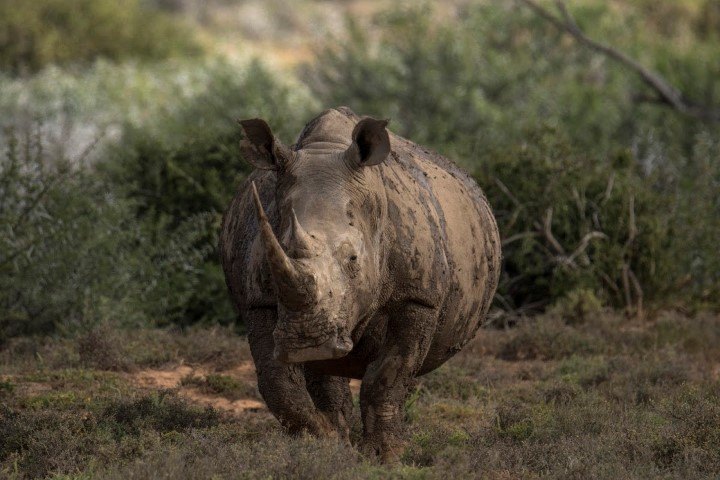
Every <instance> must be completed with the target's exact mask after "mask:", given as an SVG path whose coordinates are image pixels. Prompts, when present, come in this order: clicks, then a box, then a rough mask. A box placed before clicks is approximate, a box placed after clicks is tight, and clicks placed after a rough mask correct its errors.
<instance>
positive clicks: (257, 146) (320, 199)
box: [240, 118, 390, 362]
mask: <svg viewBox="0 0 720 480" xmlns="http://www.w3.org/2000/svg"><path fill="white" fill-rule="evenodd" d="M240 123H241V125H242V127H243V130H244V131H245V136H246V139H245V140H244V141H243V143H242V144H241V147H242V150H243V155H244V157H245V158H246V159H247V160H248V161H250V163H252V164H253V165H254V166H255V167H256V168H260V169H269V170H275V171H276V174H277V177H278V182H277V191H276V197H275V200H276V203H277V207H278V211H279V214H280V230H279V232H278V235H277V236H276V235H275V234H274V233H273V230H272V228H271V226H270V223H269V222H268V220H267V217H266V216H265V212H264V210H263V207H262V204H261V203H260V199H259V197H258V195H257V190H256V189H255V184H254V183H253V184H252V190H253V195H254V200H255V207H256V210H257V217H258V221H259V224H260V236H261V239H262V244H263V247H264V251H265V257H266V259H267V262H268V265H269V267H270V272H271V275H272V280H273V282H274V283H275V290H276V293H277V298H278V303H279V305H278V322H277V326H276V328H275V331H274V333H273V338H274V340H275V352H274V355H275V357H276V358H277V359H279V360H282V361H286V362H305V361H312V360H326V359H332V358H340V357H342V356H344V355H347V354H348V353H349V352H350V351H351V350H352V348H353V341H352V336H351V334H352V332H353V330H354V329H355V327H356V326H358V324H359V323H360V322H362V320H364V318H365V317H363V315H366V314H367V313H368V312H370V311H372V310H373V308H374V307H375V304H376V302H377V298H378V293H377V292H378V290H379V287H380V264H381V252H380V234H381V233H380V228H379V225H380V223H381V220H380V219H381V218H382V216H383V215H384V211H385V210H386V209H385V207H384V205H385V201H386V200H385V198H384V193H382V192H383V189H381V188H373V186H374V185H375V186H376V185H377V184H378V178H379V175H378V173H377V171H376V170H377V169H374V168H373V166H375V165H378V164H380V163H381V162H383V161H384V160H385V159H386V157H387V156H388V154H389V153H390V139H389V136H388V132H387V130H386V129H385V126H386V125H387V121H384V120H375V119H373V118H364V119H362V120H360V122H359V123H358V124H357V125H356V126H355V128H354V130H353V132H352V135H348V136H350V137H351V138H348V139H347V141H346V144H349V146H343V147H342V148H338V144H335V143H333V144H332V145H329V144H323V143H321V144H314V145H312V146H311V148H302V149H298V150H291V149H289V148H287V147H285V146H284V145H282V144H281V143H280V142H279V141H278V140H277V139H276V138H275V137H274V136H273V134H272V132H271V130H270V128H269V127H268V125H267V124H266V123H265V122H264V121H263V120H260V119H253V120H244V121H241V122H240Z"/></svg>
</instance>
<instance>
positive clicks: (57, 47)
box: [0, 0, 200, 73]
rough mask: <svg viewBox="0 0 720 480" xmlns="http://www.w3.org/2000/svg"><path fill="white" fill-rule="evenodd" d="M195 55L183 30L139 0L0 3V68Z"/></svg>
mask: <svg viewBox="0 0 720 480" xmlns="http://www.w3.org/2000/svg"><path fill="white" fill-rule="evenodd" d="M199 52H200V47H199V44H198V43H197V42H196V41H195V39H194V37H193V35H192V34H191V32H190V31H189V28H185V27H183V26H182V25H181V24H179V23H178V22H177V21H175V20H174V19H172V18H171V17H169V16H167V15H165V14H162V13H160V12H159V11H156V10H153V9H149V8H147V7H146V6H144V5H143V2H141V0H123V1H121V2H116V1H113V0H73V1H72V2H68V1H65V0H34V1H32V2H21V3H19V4H18V3H17V2H12V1H11V0H2V1H0V68H1V69H4V70H10V71H13V72H16V73H18V72H26V71H37V70H39V69H41V68H42V67H44V66H46V65H49V64H53V63H56V64H68V63H82V62H88V61H91V60H94V59H96V58H98V57H104V58H108V59H111V60H121V59H125V58H129V57H137V58H144V59H152V60H157V59H161V58H166V57H168V56H172V55H177V54H183V55H192V54H197V53H199Z"/></svg>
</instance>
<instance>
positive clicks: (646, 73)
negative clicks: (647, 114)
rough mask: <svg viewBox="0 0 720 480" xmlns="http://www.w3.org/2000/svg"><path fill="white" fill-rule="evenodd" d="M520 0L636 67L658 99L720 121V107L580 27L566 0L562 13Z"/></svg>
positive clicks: (561, 4)
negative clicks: (688, 94)
mask: <svg viewBox="0 0 720 480" xmlns="http://www.w3.org/2000/svg"><path fill="white" fill-rule="evenodd" d="M520 1H521V2H522V3H524V4H525V5H527V6H528V7H529V8H530V9H532V10H533V11H534V12H535V13H536V14H537V15H539V16H540V17H542V18H544V19H545V20H547V21H548V22H550V23H552V24H553V25H554V26H555V27H556V28H558V29H559V30H562V31H565V32H567V33H569V34H570V35H572V36H573V37H574V38H575V39H576V40H578V41H579V42H580V43H582V44H584V45H586V46H587V47H589V48H590V49H592V50H595V51H596V52H599V53H602V54H603V55H605V56H607V57H609V58H611V59H612V60H615V61H616V62H618V63H620V64H621V65H623V66H625V67H627V68H629V69H630V70H632V71H633V72H634V73H635V74H637V75H638V76H639V77H640V78H641V79H642V80H643V82H644V83H645V84H646V85H647V86H649V87H650V88H651V89H653V90H654V91H655V92H656V93H657V94H658V99H657V100H658V102H660V103H663V104H665V105H667V106H669V107H671V108H673V109H674V110H676V111H678V112H680V113H682V114H684V115H687V116H689V117H692V118H696V119H699V120H703V121H706V122H720V108H711V107H708V106H704V105H700V104H697V103H695V102H691V101H689V100H687V98H686V97H685V95H684V94H683V93H682V92H681V91H680V90H678V89H677V88H675V87H674V86H673V85H671V84H670V83H669V82H668V81H667V80H665V78H663V77H662V75H660V74H658V73H657V72H653V71H652V70H649V69H647V68H645V67H644V66H643V65H642V64H640V62H638V61H637V60H635V59H634V58H632V57H630V56H628V55H626V54H624V53H623V52H620V51H618V50H616V49H614V48H612V47H610V46H608V45H604V44H602V43H600V42H597V41H595V40H593V39H592V38H590V37H588V36H587V35H586V34H585V33H584V32H583V31H582V30H581V29H580V27H578V25H577V23H576V22H575V19H574V18H573V17H572V15H571V14H570V12H569V11H568V9H567V6H566V5H565V2H564V1H562V0H556V1H555V4H556V5H557V8H558V10H559V11H560V15H561V17H558V16H556V15H554V14H552V13H551V12H550V11H549V10H547V9H546V8H545V7H543V6H541V5H540V4H539V3H537V2H536V1H535V0H520Z"/></svg>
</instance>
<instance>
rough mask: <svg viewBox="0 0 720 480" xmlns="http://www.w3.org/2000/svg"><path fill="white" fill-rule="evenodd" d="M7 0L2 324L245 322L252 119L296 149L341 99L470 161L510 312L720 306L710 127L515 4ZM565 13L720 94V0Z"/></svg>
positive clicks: (579, 7)
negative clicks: (241, 206) (237, 269)
mask: <svg viewBox="0 0 720 480" xmlns="http://www.w3.org/2000/svg"><path fill="white" fill-rule="evenodd" d="M11 3H12V2H10V1H9V0H2V1H0V68H1V69H2V71H1V73H0V109H2V115H1V116H0V124H2V134H1V135H0V146H1V147H2V149H3V151H4V154H3V156H2V160H1V161H0V185H1V186H0V195H1V196H2V200H3V201H2V203H1V204H0V224H1V225H2V229H1V230H0V246H1V247H2V248H0V252H1V253H0V286H1V287H2V288H0V341H2V339H7V338H10V337H12V336H15V335H18V334H21V333H24V334H27V333H43V334H47V333H62V334H73V332H76V331H78V330H86V329H88V328H91V327H92V326H93V325H96V324H98V323H112V324H117V325H124V326H130V325H140V324H143V325H166V324H178V325H181V326H187V325H190V324H194V323H198V322H200V323H209V324H214V323H221V324H232V323H233V322H234V313H233V311H232V308H231V306H230V303H229V300H228V298H227V295H226V291H225V286H224V282H223V279H222V275H221V272H220V269H219V268H218V260H217V251H216V243H217V231H218V227H219V219H220V216H221V214H222V211H223V209H224V207H225V205H227V203H228V201H229V199H230V198H231V196H232V195H233V193H234V190H235V188H236V186H237V185H238V183H239V182H240V181H241V180H242V178H243V177H244V176H245V175H247V173H248V172H249V168H248V167H247V165H246V164H245V163H244V162H243V161H242V159H241V158H240V157H239V152H238V149H237V142H238V141H239V131H238V128H237V127H236V124H235V119H237V118H241V117H254V116H260V117H263V118H266V119H267V120H268V121H269V123H270V124H271V125H272V127H273V129H274V130H275V132H276V133H278V134H279V136H280V137H281V138H282V139H283V140H284V141H285V142H287V143H292V141H293V136H294V135H295V134H297V132H299V131H300V129H301V128H302V126H303V124H304V122H305V121H307V120H308V119H309V118H311V117H312V116H313V115H314V114H315V113H317V112H319V111H320V110H322V109H323V108H327V107H329V106H336V105H343V104H344V105H349V106H350V107H351V108H353V109H354V110H355V111H357V112H359V113H361V114H370V115H376V116H380V117H390V118H392V124H391V127H392V129H393V130H394V131H395V132H397V133H399V134H401V135H403V136H406V137H408V138H410V139H412V140H414V141H416V142H418V143H421V144H423V145H427V146H429V147H431V148H433V149H436V150H438V151H440V152H441V153H443V154H445V155H447V156H449V157H451V158H453V159H454V160H456V161H457V162H458V163H460V164H461V165H462V166H463V167H465V168H466V169H467V170H469V171H470V172H471V173H473V174H474V175H475V176H476V178H477V180H478V182H479V183H480V185H481V186H482V187H483V189H484V190H485V192H486V193H487V195H488V197H489V199H490V202H491V204H492V205H493V207H494V209H495V212H496V214H497V217H498V221H499V224H500V229H501V234H502V237H503V239H504V246H503V249H504V258H505V260H504V269H503V278H502V283H501V286H500V290H499V292H498V296H497V301H496V309H497V311H496V313H498V314H502V315H504V316H503V318H505V319H510V320H512V319H515V318H517V317H518V316H522V315H525V314H529V313H532V312H538V311H542V310H545V309H547V308H549V307H551V306H552V305H553V304H558V303H568V302H570V303H571V304H576V303H580V304H589V305H605V306H611V307H615V308H622V309H626V310H627V312H628V313H630V314H650V315H652V312H654V311H657V310H659V309H664V308H679V309H683V310H687V311H695V310H698V309H705V308H711V309H716V308H717V307H718V305H720V304H718V298H719V296H718V293H719V292H720V273H718V272H720V268H719V267H720V260H718V256H717V254H716V251H715V249H716V239H717V238H719V237H720V200H719V197H720V196H719V195H718V191H720V167H719V166H718V161H717V160H718V158H720V140H719V138H720V136H719V135H718V133H720V132H719V128H718V125H717V124H711V123H703V122H700V121H697V120H693V119H690V118H688V117H685V116H683V115H681V114H679V113H677V112H674V111H672V110H670V109H668V108H665V107H662V106H659V105H657V104H655V103H653V102H648V101H646V100H647V99H646V98H645V97H647V96H648V95H649V94H650V93H651V92H648V91H647V89H646V87H645V86H644V85H643V84H642V83H641V82H640V81H639V80H638V78H637V77H636V76H634V75H633V74H632V73H631V72H628V71H627V70H626V69H624V68H622V67H620V66H618V65H616V64H615V63H612V62H611V61H609V60H608V59H607V58H605V57H603V56H600V55H598V54H596V53H593V52H591V51H589V50H587V49H586V48H583V47H582V46H580V45H578V44H577V43H576V42H574V41H572V40H571V39H570V38H569V37H568V36H567V35H563V34H562V33H561V32H559V31H557V30H556V29H555V28H554V27H553V26H552V25H549V24H548V23H546V22H544V21H543V20H541V19H539V18H538V17H537V16H536V15H534V14H533V13H532V12H531V11H530V10H528V9H527V8H523V7H522V6H521V5H520V4H519V3H518V2H514V1H510V0H508V1H503V2H490V1H459V0H458V1H454V2H451V3H449V4H448V5H447V6H446V7H444V8H439V7H438V6H437V5H436V4H433V3H431V2H421V3H420V4H416V3H409V2H407V3H400V4H398V5H394V6H393V5H390V4H389V2H382V1H367V2H348V3H347V4H343V5H340V6H338V5H337V4H335V3H328V2H323V1H310V0H304V1H303V2H301V3H302V7H303V8H298V9H297V10H296V11H293V12H288V11H286V10H287V9H286V8H283V5H282V2H266V3H264V4H263V5H262V7H261V8H259V9H258V8H255V9H254V10H253V5H255V6H256V7H257V5H256V4H255V3H253V2H233V1H219V0H216V1H212V2H193V1H189V0H188V1H181V0H174V1H171V0H162V1H160V0H156V1H153V2H150V1H146V2H141V1H136V0H128V1H124V2H89V1H84V0H82V1H80V0H78V1H72V2H70V1H61V0H39V1H35V2H24V3H23V6H22V7H18V6H17V5H11ZM570 8H571V11H572V12H573V14H574V15H575V17H576V20H577V22H578V24H579V25H580V27H581V28H582V29H583V30H585V31H586V32H587V33H588V35H590V36H591V37H593V38H596V39H599V40H602V41H606V42H608V43H611V44H612V45H613V46H614V47H616V48H618V49H620V50H622V51H624V52H627V53H628V54H630V55H632V56H634V57H636V58H638V59H639V60H640V61H641V62H642V63H643V64H645V65H646V66H648V67H649V68H652V69H656V70H657V71H658V72H659V73H661V74H662V75H664V76H665V77H666V78H667V79H668V80H669V81H670V82H671V83H673V84H674V85H676V86H678V87H679V88H680V89H681V90H683V91H684V92H685V93H686V94H687V96H688V97H689V98H691V99H693V100H695V101H698V102H701V103H704V104H708V105H713V104H718V103H720V80H718V79H720V63H718V62H717V59H718V58H720V15H719V14H718V9H719V8H720V7H718V2H717V0H693V1H687V2H663V3H662V5H660V6H658V5H656V3H655V2H649V1H648V2H646V1H642V2H629V1H623V0H613V1H610V2H599V1H595V0H583V1H576V2H572V3H571V4H570ZM345 14H346V16H344V15H345ZM233 18H235V20H234V21H233V20H232V19H233ZM309 24H313V25H316V27H317V28H316V29H315V30H316V32H317V33H315V34H313V33H311V30H312V29H311V28H310V27H309V26H308V25H309ZM290 44H292V45H294V47H293V48H290V47H288V45H290ZM494 318H500V316H499V315H494ZM240 328H242V327H241V326H240Z"/></svg>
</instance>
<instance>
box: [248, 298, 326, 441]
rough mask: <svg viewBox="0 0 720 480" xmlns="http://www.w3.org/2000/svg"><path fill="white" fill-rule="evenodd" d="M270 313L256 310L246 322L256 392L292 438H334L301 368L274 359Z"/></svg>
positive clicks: (272, 316) (272, 315)
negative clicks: (296, 436)
mask: <svg viewBox="0 0 720 480" xmlns="http://www.w3.org/2000/svg"><path fill="white" fill-rule="evenodd" d="M274 315H275V314H274V312H273V311H272V310H269V309H268V310H258V311H256V312H253V313H252V315H251V316H250V318H249V319H248V322H247V324H248V341H249V343H250V351H251V353H252V356H253V360H254V361H255V368H256V370H257V377H258V389H259V390H260V394H261V395H262V397H263V399H264V400H265V403H266V404H267V406H268V408H269V409H270V411H271V412H272V414H273V415H274V416H275V417H276V418H277V419H278V420H279V421H280V424H281V425H282V426H283V427H284V428H285V429H286V430H287V431H288V432H289V433H291V434H299V433H302V432H307V433H310V434H313V435H317V436H335V435H337V433H336V428H335V426H334V425H333V423H332V422H331V421H330V420H329V419H328V417H327V416H326V415H325V414H323V412H321V411H319V410H318V409H317V408H316V407H315V404H314V403H313V400H312V398H311V397H310V394H309V393H308V390H307V387H306V383H305V375H304V372H303V368H302V366H299V365H289V364H285V363H282V362H279V361H278V360H275V359H274V358H273V349H274V343H273V339H272V329H273V326H274V324H275V321H274Z"/></svg>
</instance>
